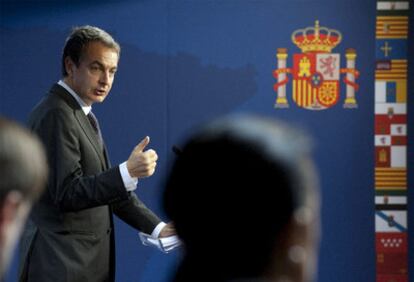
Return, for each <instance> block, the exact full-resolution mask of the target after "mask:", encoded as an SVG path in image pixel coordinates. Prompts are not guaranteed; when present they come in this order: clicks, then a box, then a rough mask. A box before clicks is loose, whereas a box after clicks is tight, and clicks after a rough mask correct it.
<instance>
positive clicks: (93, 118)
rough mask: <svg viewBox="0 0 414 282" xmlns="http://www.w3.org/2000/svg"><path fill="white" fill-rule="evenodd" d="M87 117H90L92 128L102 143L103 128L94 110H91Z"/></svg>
mask: <svg viewBox="0 0 414 282" xmlns="http://www.w3.org/2000/svg"><path fill="white" fill-rule="evenodd" d="M87 117H88V119H89V122H90V124H91V125H92V128H93V129H94V131H95V133H96V135H97V136H98V140H99V143H100V144H101V145H102V144H103V140H102V134H101V129H100V127H99V123H98V120H97V119H96V116H95V115H94V114H93V113H92V111H90V112H89V114H88V115H87Z"/></svg>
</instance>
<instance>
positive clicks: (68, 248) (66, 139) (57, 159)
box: [19, 84, 160, 282]
mask: <svg viewBox="0 0 414 282" xmlns="http://www.w3.org/2000/svg"><path fill="white" fill-rule="evenodd" d="M29 126H30V127H31V129H32V130H33V131H35V132H36V133H37V134H38V135H39V137H40V139H41V140H42V141H43V143H44V145H45V147H46V151H47V156H48V161H49V167H50V176H49V181H48V186H47V189H46V192H45V193H44V194H43V195H42V197H41V199H40V200H39V202H38V203H37V204H36V205H35V206H34V207H33V210H32V212H31V215H30V219H29V221H28V224H27V226H26V228H25V231H24V234H23V236H22V244H21V252H22V256H21V265H20V272H19V274H20V281H30V282H32V281H39V282H48V281H50V282H58V281H70V282H74V281H79V282H81V281H82V282H84V281H88V282H91V281H97V282H98V281H113V280H114V265H115V264H114V255H115V251H114V236H113V231H112V228H113V221H112V213H115V214H116V215H117V216H118V217H120V218H121V219H122V220H124V221H125V222H127V223H128V224H129V225H131V226H133V227H134V228H136V229H138V230H141V231H143V232H146V233H151V232H152V231H153V229H154V228H155V226H156V225H157V224H158V223H160V219H159V218H158V217H157V216H156V215H154V214H153V213H152V212H151V211H150V210H149V209H148V208H146V207H145V205H144V204H143V203H142V202H141V201H140V200H139V199H138V198H137V196H136V195H135V193H129V192H127V191H126V189H125V187H124V184H123V181H122V178H121V175H120V171H119V168H118V167H114V168H110V164H109V160H108V156H107V153H106V149H105V148H104V146H102V145H101V143H99V141H98V136H97V135H96V133H95V132H94V130H93V128H92V126H91V124H90V122H89V120H88V118H87V117H86V116H85V114H84V112H83V111H82V109H81V107H80V106H79V104H78V103H77V101H76V100H75V99H74V98H73V97H72V96H71V95H70V93H68V92H67V91H66V90H65V89H64V88H63V87H61V86H60V85H58V84H55V85H54V86H53V87H52V89H51V90H50V93H49V94H48V95H47V96H46V97H45V98H44V99H43V100H42V101H41V102H40V103H39V104H38V105H37V106H36V107H35V108H34V110H33V111H32V113H31V114H30V118H29ZM33 165H36V164H33Z"/></svg>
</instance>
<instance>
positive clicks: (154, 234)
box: [151, 221, 167, 239]
mask: <svg viewBox="0 0 414 282" xmlns="http://www.w3.org/2000/svg"><path fill="white" fill-rule="evenodd" d="M166 225H167V224H166V223H165V222H163V221H161V222H160V223H158V225H157V226H156V227H155V228H154V230H153V231H152V233H151V237H152V238H154V239H158V236H160V233H161V230H162V229H163V228H164V226H166Z"/></svg>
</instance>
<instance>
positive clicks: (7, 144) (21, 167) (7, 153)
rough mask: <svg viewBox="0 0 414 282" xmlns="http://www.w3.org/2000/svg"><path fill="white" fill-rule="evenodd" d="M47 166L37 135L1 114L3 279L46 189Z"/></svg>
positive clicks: (0, 243) (0, 258) (0, 272)
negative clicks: (38, 199) (32, 213)
mask: <svg viewBox="0 0 414 282" xmlns="http://www.w3.org/2000/svg"><path fill="white" fill-rule="evenodd" d="M47 170H48V169H47V165H46V157H45V152H44V149H43V146H42V145H41V143H40V141H39V140H38V138H37V137H36V136H34V135H33V134H31V133H30V132H29V131H28V130H27V129H25V128H23V127H22V126H20V125H18V124H17V123H15V122H12V121H10V120H7V119H5V118H2V117H0V172H1V177H0V280H1V277H2V276H3V275H4V272H5V271H6V269H7V266H8V263H9V261H10V257H11V255H12V251H13V248H14V246H15V244H16V242H17V239H18V238H19V236H20V232H21V229H22V227H23V224H24V222H25V220H26V217H27V215H28V212H29V210H30V207H31V206H32V203H33V202H34V201H35V200H36V199H37V198H38V197H39V195H40V193H41V192H42V191H43V189H44V185H45V183H46V178H47Z"/></svg>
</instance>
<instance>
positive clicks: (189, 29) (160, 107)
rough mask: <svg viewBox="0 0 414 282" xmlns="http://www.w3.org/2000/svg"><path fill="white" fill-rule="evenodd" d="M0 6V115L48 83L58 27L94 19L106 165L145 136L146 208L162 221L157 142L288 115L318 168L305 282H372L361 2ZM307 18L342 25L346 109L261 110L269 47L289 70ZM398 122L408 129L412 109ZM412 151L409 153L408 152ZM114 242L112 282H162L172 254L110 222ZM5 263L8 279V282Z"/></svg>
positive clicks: (269, 87) (365, 28)
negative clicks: (106, 90) (110, 59)
mask: <svg viewBox="0 0 414 282" xmlns="http://www.w3.org/2000/svg"><path fill="white" fill-rule="evenodd" d="M0 8H1V15H0V16H1V17H0V21H1V22H0V58H1V63H0V113H1V114H2V115H6V116H8V117H11V118H14V119H17V120H19V121H21V122H24V121H25V119H26V117H27V115H28V113H29V112H30V110H31V108H32V107H33V106H34V105H35V103H36V102H37V101H38V100H39V99H40V98H41V97H42V96H43V95H44V93H46V91H47V90H48V89H49V87H50V86H51V84H52V83H54V82H56V81H57V80H58V79H59V78H60V55H61V50H62V47H63V44H64V40H65V38H66V36H67V34H68V33H69V31H70V29H71V27H73V26H77V25H84V24H90V25H96V26H99V27H101V28H103V29H105V30H107V31H108V32H109V33H111V34H112V35H113V36H114V37H115V39H117V40H118V41H119V42H120V44H121V46H122V54H121V61H120V64H119V71H118V73H117V77H116V80H115V83H114V87H113V89H112V92H111V94H110V96H109V97H108V98H107V100H106V101H105V102H104V103H103V104H101V105H95V106H94V112H95V113H96V115H97V116H98V118H99V119H100V123H101V127H102V130H103V134H104V136H105V140H106V143H107V146H108V148H109V151H110V156H111V160H112V163H113V164H117V163H120V162H122V161H124V160H126V159H127V157H128V156H129V153H130V150H132V148H133V147H134V146H135V145H136V143H137V142H138V141H139V140H141V139H142V138H143V137H144V136H145V135H149V136H151V143H150V146H151V147H153V148H154V149H156V150H157V152H158V155H159V157H160V161H159V166H158V170H157V172H156V174H155V175H154V176H153V177H151V178H150V179H145V180H142V181H140V183H139V189H138V190H137V193H138V195H139V196H140V197H141V198H142V199H143V200H144V201H145V202H146V203H147V204H148V205H149V206H150V207H151V208H152V209H153V210H154V211H155V212H157V213H158V214H160V215H161V216H162V217H163V218H164V219H165V220H168V219H167V218H165V216H164V214H163V211H162V209H161V194H162V190H163V187H162V183H163V179H164V177H165V175H166V172H167V169H168V166H169V164H170V162H171V160H172V158H173V155H172V153H171V150H170V148H171V146H172V145H173V144H175V143H177V142H179V140H181V137H182V136H183V135H185V134H186V133H187V132H188V130H189V129H190V128H191V127H193V126H195V125H197V124H198V123H199V122H202V121H204V120H207V119H210V118H213V117H216V116H218V115H221V114H225V113H230V112H241V111H243V112H245V111H248V112H256V113H261V114H264V115H267V116H271V117H275V118H279V119H284V120H288V121H290V122H292V123H294V124H297V125H298V126H300V127H302V128H305V129H306V130H307V131H309V132H310V133H311V134H312V135H313V136H314V139H315V143H316V148H315V149H316V150H315V157H316V161H317V163H318V166H319V170H320V172H321V175H322V177H321V184H322V197H323V204H322V223H323V225H322V228H323V230H322V231H323V233H322V243H321V252H320V264H319V277H318V281H323V282H331V281H337V282H349V281H352V282H365V281H374V280H375V233H374V232H375V226H374V216H375V215H374V214H375V204H374V70H375V13H376V3H375V1H373V0H370V1H369V0H365V1H361V0H337V1H331V0H313V1H311V0H290V1H281V0H262V1H260V0H258V1H248V0H228V1H219V0H217V1H214V0H209V1H207V0H205V1H203V0H193V1H185V0H176V1H174V0H170V1H167V0H164V1H145V0H142V1H102V0H101V1H83V2H74V1H48V2H42V1H29V2H28V1H11V2H9V1H7V2H4V1H2V2H1V6H0ZM411 18H412V17H411ZM315 20H319V21H320V23H321V25H322V26H327V27H329V28H334V29H336V30H339V31H340V32H341V33H342V36H343V39H342V42H341V44H340V45H338V47H336V48H335V50H334V51H335V53H340V54H341V60H342V63H343V64H344V62H345V58H344V54H345V49H346V48H354V49H356V52H357V60H356V68H357V69H358V70H359V71H360V73H361V74H360V77H359V79H358V81H357V82H358V83H359V84H360V88H359V91H358V92H357V93H356V98H357V102H358V106H359V107H358V108H357V109H353V110H346V109H343V107H342V102H343V101H342V100H341V101H340V103H338V104H337V105H336V106H334V107H332V108H330V109H328V110H325V111H309V110H305V109H302V108H299V107H297V106H295V105H294V104H292V103H291V107H290V108H289V109H285V110H280V109H275V108H274V102H275V99H276V93H275V92H274V91H273V84H274V83H275V82H276V80H275V79H274V77H273V76H272V71H273V70H274V69H276V68H277V59H276V50H277V48H282V47H283V48H288V50H289V54H290V56H289V59H288V65H289V66H292V61H291V60H292V57H293V56H292V54H293V53H300V50H299V49H298V48H297V47H296V46H295V45H294V44H293V43H292V41H291V34H292V32H293V31H295V30H297V29H299V28H305V27H308V26H313V25H314V23H315ZM411 46H413V44H412V41H411ZM411 50H412V48H411ZM341 67H344V65H341ZM410 70H412V67H411V69H410ZM409 77H410V75H409ZM411 77H412V72H411ZM410 83H411V82H410ZM411 84H412V83H411ZM341 85H342V83H341ZM341 87H342V88H341V92H342V94H343V93H344V92H345V87H344V86H343V85H342V86H341ZM411 89H413V88H411ZM287 92H288V93H291V87H290V86H288V91H287ZM409 94H413V91H412V90H411V92H409ZM289 99H290V98H289ZM341 99H342V98H341ZM409 103H411V104H410V105H411V108H412V101H411V102H410V101H409ZM410 105H409V106H410ZM409 120H410V124H413V123H412V121H413V118H412V113H411V116H409ZM411 136H412V134H411ZM412 156H413V153H412V149H411V148H409V157H408V160H412V159H413V157H412ZM409 165H410V162H409ZM410 169H411V170H412V167H411V168H410ZM411 175H412V173H411ZM410 177H411V178H410V179H411V182H410V183H413V182H412V176H410ZM275 181H277V179H275ZM195 189H196V187H195ZM410 193H411V196H412V192H410ZM218 196H219V195H218ZM411 210H412V209H411ZM409 221H411V222H412V217H411V218H410V219H409ZM211 232H215V233H217V232H219V233H220V232H226V234H229V231H228V230H211ZM230 233H231V232H230ZM412 237H413V236H412V233H411V235H410V236H409V238H412ZM410 240H411V243H413V242H412V239H410ZM116 244H117V281H167V279H168V278H167V277H168V276H169V273H170V272H171V269H174V266H175V265H176V263H177V261H178V259H179V256H180V254H179V253H177V252H175V253H173V254H168V255H165V254H161V253H159V252H158V251H156V250H154V249H150V248H147V247H144V246H142V245H141V243H140V241H139V239H138V236H137V232H136V231H135V230H133V229H131V228H130V227H128V226H127V225H125V224H124V223H123V222H120V221H116ZM411 249H413V247H411ZM411 253H412V252H411ZM15 268H16V266H15V264H14V265H13V269H12V270H11V273H10V274H9V280H8V281H15V277H14V275H15V272H16V269H15ZM411 269H414V264H413V260H412V259H411Z"/></svg>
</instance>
